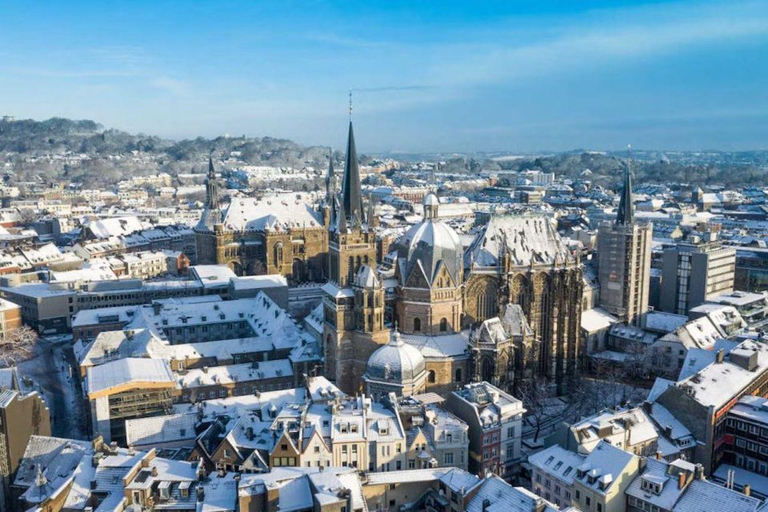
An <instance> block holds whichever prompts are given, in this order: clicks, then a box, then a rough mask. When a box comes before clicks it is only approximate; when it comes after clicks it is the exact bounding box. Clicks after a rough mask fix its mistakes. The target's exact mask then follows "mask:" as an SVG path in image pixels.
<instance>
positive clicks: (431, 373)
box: [427, 370, 435, 384]
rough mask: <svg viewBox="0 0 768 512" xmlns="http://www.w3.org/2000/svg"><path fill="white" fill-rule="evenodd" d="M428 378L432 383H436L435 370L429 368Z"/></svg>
mask: <svg viewBox="0 0 768 512" xmlns="http://www.w3.org/2000/svg"><path fill="white" fill-rule="evenodd" d="M427 380H428V381H429V383H430V384H434V383H435V370H429V373H428V374H427Z"/></svg>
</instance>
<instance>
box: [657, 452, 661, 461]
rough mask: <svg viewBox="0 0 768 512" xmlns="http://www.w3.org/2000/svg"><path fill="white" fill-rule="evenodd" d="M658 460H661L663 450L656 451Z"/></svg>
mask: <svg viewBox="0 0 768 512" xmlns="http://www.w3.org/2000/svg"><path fill="white" fill-rule="evenodd" d="M656 460H661V451H657V452H656Z"/></svg>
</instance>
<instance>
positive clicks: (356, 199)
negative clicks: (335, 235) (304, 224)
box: [339, 121, 365, 230]
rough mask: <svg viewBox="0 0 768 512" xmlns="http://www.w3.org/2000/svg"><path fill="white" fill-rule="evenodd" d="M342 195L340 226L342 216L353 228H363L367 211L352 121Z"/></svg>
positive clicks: (350, 123)
mask: <svg viewBox="0 0 768 512" xmlns="http://www.w3.org/2000/svg"><path fill="white" fill-rule="evenodd" d="M341 195H342V197H341V209H340V211H339V226H340V227H341V217H342V216H343V217H345V220H346V221H347V222H346V224H349V225H351V226H352V227H353V228H354V227H360V226H362V224H363V223H364V222H365V209H364V207H363V191H362V187H361V186H360V169H359V168H358V165H357V148H356V147H355V133H354V130H353V129H352V121H350V122H349V137H348V139H347V161H346V162H345V164H344V181H343V182H342V186H341ZM340 230H341V229H340Z"/></svg>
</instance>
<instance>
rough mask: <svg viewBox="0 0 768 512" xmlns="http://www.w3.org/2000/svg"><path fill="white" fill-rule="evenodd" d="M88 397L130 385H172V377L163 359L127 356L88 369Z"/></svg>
mask: <svg viewBox="0 0 768 512" xmlns="http://www.w3.org/2000/svg"><path fill="white" fill-rule="evenodd" d="M87 379H88V380H87V390H88V396H89V398H91V399H93V398H94V397H95V396H96V395H97V394H98V395H101V394H109V392H110V391H112V390H114V389H120V388H124V387H126V386H127V387H130V386H132V385H147V386H158V387H173V383H174V378H173V373H172V372H171V368H170V366H169V365H168V362H167V361H165V360H164V359H146V358H133V357H127V358H124V359H118V360H116V361H110V362H108V363H105V364H102V365H100V366H95V367H92V368H89V369H88V377H87Z"/></svg>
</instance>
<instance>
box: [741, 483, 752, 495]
mask: <svg viewBox="0 0 768 512" xmlns="http://www.w3.org/2000/svg"><path fill="white" fill-rule="evenodd" d="M742 492H743V493H744V496H751V495H752V486H751V485H749V484H744V488H743V489H742Z"/></svg>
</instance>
